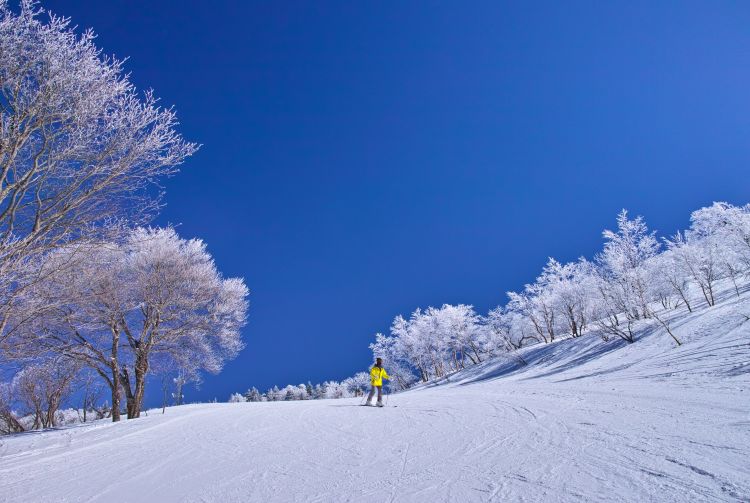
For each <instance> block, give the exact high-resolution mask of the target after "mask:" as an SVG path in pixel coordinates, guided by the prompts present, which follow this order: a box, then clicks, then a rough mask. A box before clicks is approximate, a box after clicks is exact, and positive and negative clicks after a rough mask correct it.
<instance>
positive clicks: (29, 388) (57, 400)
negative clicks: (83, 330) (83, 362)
mask: <svg viewBox="0 0 750 503" xmlns="http://www.w3.org/2000/svg"><path fill="white" fill-rule="evenodd" d="M78 371H79V367H78V366H77V365H76V362H74V361H71V360H69V359H67V358H55V359H50V360H46V361H41V362H39V363H35V364H32V365H28V366H26V367H24V368H23V369H22V370H21V371H20V372H18V373H17V374H16V375H15V377H14V378H13V383H12V386H13V388H14V389H15V390H16V397H17V399H18V400H19V401H20V402H21V403H23V405H25V406H26V409H27V410H28V411H29V412H30V413H31V414H33V423H32V425H31V428H32V429H38V428H51V427H54V426H57V411H58V409H59V408H60V406H61V405H62V404H63V402H64V401H65V400H66V399H67V398H68V396H69V395H70V392H71V385H72V384H73V380H74V379H75V377H76V375H77V374H78Z"/></svg>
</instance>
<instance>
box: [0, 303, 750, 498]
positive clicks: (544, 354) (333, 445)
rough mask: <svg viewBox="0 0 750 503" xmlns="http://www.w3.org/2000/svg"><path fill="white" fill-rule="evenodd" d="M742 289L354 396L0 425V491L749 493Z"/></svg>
mask: <svg viewBox="0 0 750 503" xmlns="http://www.w3.org/2000/svg"><path fill="white" fill-rule="evenodd" d="M742 313H745V314H747V315H750V296H746V297H745V298H743V299H742V300H741V301H739V300H731V299H729V300H725V301H723V302H722V303H721V304H720V305H717V306H716V307H714V308H711V309H701V310H700V312H697V313H694V314H693V315H690V316H679V317H677V318H676V319H674V320H673V321H672V325H673V327H672V328H673V331H674V332H675V334H676V335H677V336H678V337H681V338H682V339H684V341H685V344H684V345H683V346H681V347H679V348H676V347H675V346H674V343H673V342H672V341H671V339H670V338H669V337H668V336H667V335H666V334H665V333H664V332H663V331H661V330H655V329H654V330H647V329H644V330H643V333H642V335H641V340H639V341H638V342H636V343H635V344H632V345H627V344H625V343H621V342H619V341H611V342H609V343H604V342H602V341H601V339H599V338H597V337H595V336H587V337H583V338H581V339H578V340H568V341H560V342H558V343H555V344H550V345H545V346H535V347H531V348H528V349H526V350H525V351H524V354H525V357H526V358H527V360H528V361H529V362H530V364H529V365H528V366H526V367H523V368H518V367H516V366H515V365H513V364H512V363H509V362H508V361H506V360H495V361H491V362H487V363H486V364H483V365H480V366H477V367H475V368H472V369H469V370H467V371H465V372H462V373H461V374H460V375H456V376H454V377H453V378H452V380H451V381H450V382H446V383H444V384H442V385H439V386H432V387H424V388H421V389H416V390H413V391H409V392H407V393H402V394H399V395H394V396H392V397H391V398H390V402H389V404H388V405H389V407H386V408H384V409H375V408H365V407H359V406H358V400H356V399H343V400H320V401H303V402H276V403H233V404H207V405H189V406H183V407H175V408H171V409H167V413H166V414H165V415H161V414H160V411H151V412H150V413H149V415H148V417H144V418H142V419H139V420H135V421H124V422H122V423H120V424H111V423H106V422H99V423H96V424H93V425H85V426H80V427H75V428H70V429H64V430H58V431H45V432H40V433H29V434H22V435H16V436H12V437H4V438H2V439H0V442H1V443H2V445H1V446H0V500H1V501H13V502H16V501H24V502H27V501H40V502H41V501H54V502H58V501H66V502H84V501H106V502H112V501H132V502H151V501H158V502H172V501H175V502H177V501H179V502H213V501H217V502H218V501H221V502H276V501H278V502H290V501H299V502H306V503H313V502H338V501H351V502H366V501H379V502H388V501H398V502H423V501H424V502H428V501H429V502H436V501H437V502H441V501H451V502H471V501H497V502H501V501H502V502H508V501H527V502H546V501H566V502H567V501H628V502H632V501H658V502H669V501H675V502H684V501H750V461H748V460H750V392H749V391H748V389H749V386H748V385H749V384H750V321H747V320H746V318H745V316H744V315H743V314H742Z"/></svg>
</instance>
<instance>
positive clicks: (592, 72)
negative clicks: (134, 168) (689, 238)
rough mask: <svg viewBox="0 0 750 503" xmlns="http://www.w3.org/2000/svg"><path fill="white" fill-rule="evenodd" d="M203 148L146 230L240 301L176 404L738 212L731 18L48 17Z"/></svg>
mask: <svg viewBox="0 0 750 503" xmlns="http://www.w3.org/2000/svg"><path fill="white" fill-rule="evenodd" d="M44 5H45V6H46V7H49V8H51V9H52V10H53V11H55V12H57V13H60V14H65V15H68V16H71V17H72V18H73V21H74V23H75V24H77V25H79V26H81V27H93V28H94V29H95V30H96V32H97V33H98V34H99V39H98V43H99V45H100V46H101V47H103V48H104V49H105V51H106V52H107V53H109V54H115V55H117V56H118V57H122V56H128V57H130V60H129V61H128V63H127V69H128V71H130V72H132V79H133V81H134V82H135V83H136V84H137V85H138V86H139V87H142V88H145V87H153V88H154V89H155V91H156V93H157V95H158V96H161V97H162V99H163V103H164V104H165V105H174V106H175V107H176V109H177V110H178V112H179V116H180V119H181V121H182V124H183V125H182V128H181V131H182V132H183V133H184V135H185V136H186V137H187V138H188V139H190V140H193V141H197V142H200V143H202V144H203V147H202V149H201V150H200V152H199V153H198V154H197V155H195V156H194V157H193V158H192V159H190V160H189V161H188V162H187V163H186V164H185V165H184V167H183V170H182V173H181V174H179V175H178V176H177V177H175V178H173V179H171V180H169V181H168V182H167V183H166V190H167V193H166V204H167V206H166V208H165V209H164V211H163V213H162V215H161V217H160V218H159V220H158V222H157V223H159V224H166V223H174V224H179V231H180V233H181V234H182V235H183V236H185V237H201V238H204V239H205V240H206V241H207V243H208V246H209V249H210V251H211V252H212V253H213V255H214V257H215V259H216V262H217V264H218V265H219V267H220V269H221V270H222V271H223V272H224V273H225V274H226V275H228V276H243V277H245V279H246V281H247V284H248V286H249V287H250V289H251V310H250V323H249V325H248V326H247V328H246V330H245V340H246V342H247V348H246V350H245V351H244V352H243V353H242V354H241V356H240V357H239V358H237V359H236V360H235V361H232V362H230V363H229V364H228V365H227V366H226V369H225V371H224V372H223V373H222V374H220V375H219V376H216V377H212V376H208V377H207V378H206V379H205V383H204V385H203V387H202V389H201V390H200V391H197V392H196V391H193V392H191V393H190V394H189V396H188V397H187V398H188V399H191V400H196V399H199V400H206V399H212V398H214V397H217V398H218V399H220V400H225V399H226V398H227V397H228V395H229V393H230V392H232V391H243V390H245V389H247V387H248V386H250V385H255V386H257V387H259V388H267V387H269V386H271V385H273V384H278V385H283V384H287V383H299V382H303V381H307V380H308V379H310V380H312V381H313V382H315V381H321V380H324V379H341V378H344V377H346V376H348V375H351V374H352V373H354V372H356V371H359V370H362V369H365V368H366V366H367V365H368V363H369V358H370V354H369V351H368V349H367V345H368V343H369V342H370V341H371V339H372V336H373V334H374V333H375V332H377V331H386V330H387V329H388V327H389V324H390V321H391V320H392V318H393V317H394V316H395V315H397V314H399V313H403V314H408V313H409V312H411V311H412V310H413V309H414V308H416V307H418V306H421V307H426V306H428V305H439V304H442V303H446V302H447V303H460V302H463V303H470V304H474V305H475V306H476V307H477V308H478V309H479V310H480V311H486V310H487V309H488V308H491V307H493V306H495V305H497V304H499V303H504V302H505V294H504V292H506V291H507V290H510V289H518V288H520V287H522V285H523V284H524V283H525V282H528V281H530V280H532V279H533V278H534V276H535V275H536V274H537V273H538V272H539V270H540V269H541V267H542V265H543V264H544V263H545V261H546V258H547V257H548V256H550V255H551V256H554V257H556V258H558V259H560V260H573V259H575V258H576V257H577V256H579V255H587V256H591V255H593V254H594V253H595V252H597V251H598V250H599V249H600V247H601V231H602V229H603V228H605V227H612V226H613V225H614V219H615V215H616V213H617V212H618V211H619V210H620V209H621V208H623V207H625V208H628V209H629V210H631V212H632V213H634V214H642V215H644V216H645V217H646V219H647V221H648V222H649V224H650V226H651V227H652V228H655V229H657V230H659V231H660V232H661V233H662V235H670V234H672V233H673V232H674V231H675V230H676V229H678V228H683V227H685V226H686V225H687V223H688V216H689V212H690V211H691V210H693V209H696V208H698V207H700V206H702V205H706V204H710V203H711V202H712V201H713V200H728V201H730V202H733V203H736V204H737V203H745V202H748V201H750V183H749V182H748V172H749V171H750V170H749V169H748V167H749V166H750V162H749V161H750V142H749V140H750V29H748V27H750V4H748V3H745V2H682V1H680V2H658V3H657V2H650V1H648V2H632V1H627V2H595V1H592V2H549V3H547V2H516V3H507V2H499V1H494V0H493V1H487V2H480V1H472V2H458V1H456V2H335V3H332V2H274V1H264V2H254V1H248V2H236V1H229V0H214V1H212V2H197V1H196V2H186V1H177V0H174V1H161V2H151V1H133V0H107V1H106V2H102V1H100V0H55V1H52V0H49V1H46V2H45V3H44Z"/></svg>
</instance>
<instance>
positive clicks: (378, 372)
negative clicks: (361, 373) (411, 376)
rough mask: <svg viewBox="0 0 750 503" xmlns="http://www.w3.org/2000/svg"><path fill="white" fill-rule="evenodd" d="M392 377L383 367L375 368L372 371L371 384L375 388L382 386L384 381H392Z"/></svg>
mask: <svg viewBox="0 0 750 503" xmlns="http://www.w3.org/2000/svg"><path fill="white" fill-rule="evenodd" d="M390 378H391V376H389V375H388V373H387V372H386V371H385V369H384V368H383V367H376V366H373V367H372V368H371V369H370V384H371V385H373V386H382V385H383V379H390Z"/></svg>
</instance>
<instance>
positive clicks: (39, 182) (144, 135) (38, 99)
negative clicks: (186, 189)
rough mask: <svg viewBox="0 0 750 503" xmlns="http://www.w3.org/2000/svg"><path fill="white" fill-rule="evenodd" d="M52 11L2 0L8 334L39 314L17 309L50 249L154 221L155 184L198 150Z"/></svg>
mask: <svg viewBox="0 0 750 503" xmlns="http://www.w3.org/2000/svg"><path fill="white" fill-rule="evenodd" d="M42 14H43V11H42V9H40V8H38V7H37V4H36V2H34V1H31V0H22V1H21V6H20V9H18V10H14V9H12V8H11V7H10V6H9V5H8V3H7V2H0V103H1V104H2V106H0V341H2V340H3V339H4V338H6V337H7V336H8V334H9V333H12V332H13V331H14V330H16V329H17V326H16V325H17V324H18V323H21V322H23V321H26V320H28V319H29V314H30V313H29V312H28V310H26V311H25V315H19V316H12V315H13V314H14V307H15V306H16V296H17V295H19V294H22V293H23V292H24V289H25V287H26V286H27V285H28V284H30V283H32V282H34V281H36V280H38V279H39V277H40V274H39V273H40V271H39V270H38V269H37V268H36V267H34V265H33V264H34V262H35V261H36V260H38V259H39V255H43V254H46V253H48V252H49V251H50V250H52V249H54V248H56V247H58V246H60V245H70V244H72V243H74V242H84V241H89V240H91V239H95V238H99V239H101V238H102V237H107V238H111V237H112V234H111V231H112V230H113V229H114V230H115V232H117V228H116V226H113V225H112V223H113V222H114V221H117V220H121V219H123V218H128V219H129V220H130V221H131V222H135V223H143V222H145V221H147V220H148V219H149V218H151V217H152V216H153V215H154V214H155V212H156V210H157V209H158V207H159V197H158V195H159V194H160V191H159V190H158V187H157V190H154V187H155V184H157V183H158V181H159V179H161V178H163V177H164V176H167V175H170V174H172V173H174V172H175V171H176V166H178V165H179V164H180V163H182V162H183V161H184V160H185V158H186V157H188V156H190V155H191V154H192V153H193V152H195V150H196V148H197V146H196V145H195V144H192V143H187V142H185V141H184V140H183V139H182V137H181V136H180V135H179V134H178V133H177V132H176V130H175V126H176V125H177V119H176V117H175V113H174V111H173V110H172V109H171V108H164V107H160V106H158V105H157V99H156V98H155V97H154V95H153V94H152V93H151V92H150V91H149V92H145V93H142V92H139V91H138V90H136V88H135V87H134V86H133V84H132V83H131V82H130V80H129V77H128V75H127V74H125V73H124V71H123V66H122V61H120V60H116V59H113V58H111V57H106V56H104V55H103V54H102V52H101V50H100V49H98V48H97V47H96V46H95V45H94V39H95V36H94V34H93V32H92V31H90V30H87V31H84V32H83V33H82V34H80V35H77V34H76V31H75V28H74V27H73V26H72V25H71V24H70V22H69V20H67V19H65V18H61V17H58V16H55V15H52V14H49V15H48V16H43V15H42ZM27 308H28V306H27ZM3 347H5V345H4V346H3ZM3 347H0V350H2V349H3Z"/></svg>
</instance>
